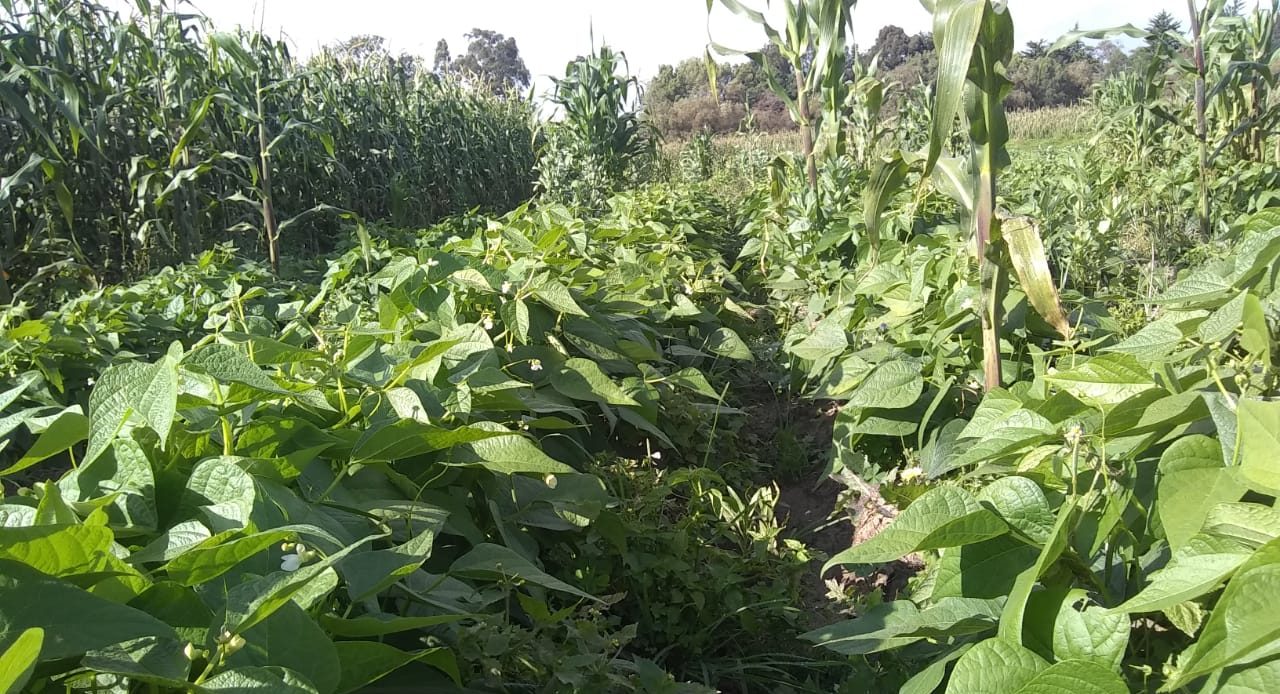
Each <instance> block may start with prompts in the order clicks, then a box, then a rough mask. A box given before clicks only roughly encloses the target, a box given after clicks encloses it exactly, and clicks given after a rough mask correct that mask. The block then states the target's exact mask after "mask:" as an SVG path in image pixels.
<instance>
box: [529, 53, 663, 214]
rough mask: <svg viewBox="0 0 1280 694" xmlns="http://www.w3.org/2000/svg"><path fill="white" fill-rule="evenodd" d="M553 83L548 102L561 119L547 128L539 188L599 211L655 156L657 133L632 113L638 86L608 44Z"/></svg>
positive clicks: (576, 62) (621, 57) (620, 56)
mask: <svg viewBox="0 0 1280 694" xmlns="http://www.w3.org/2000/svg"><path fill="white" fill-rule="evenodd" d="M553 81H554V83H555V92H554V93H553V94H552V96H551V102H552V104H554V105H555V106H556V107H558V108H559V109H560V111H561V112H562V114H563V119H562V120H561V122H560V123H557V124H553V125H551V126H549V127H548V130H547V144H546V145H545V146H544V147H543V150H542V152H541V153H540V161H539V165H538V168H539V172H540V180H541V184H542V188H543V190H544V191H545V192H547V193H548V194H550V195H551V196H553V197H558V198H559V199H564V200H570V201H573V202H577V203H585V204H587V205H589V206H593V207H595V208H597V209H599V208H600V207H601V206H602V204H603V198H604V197H605V196H607V195H608V194H609V193H611V192H613V191H615V190H618V189H619V188H620V187H622V186H623V184H625V183H626V182H627V181H628V180H634V179H635V178H636V177H637V176H638V175H639V174H640V173H641V172H642V169H643V168H644V167H645V166H647V165H648V164H649V163H650V162H651V161H652V160H653V158H654V157H655V156H656V154H657V149H656V144H657V140H656V132H655V131H654V130H653V129H652V127H651V126H650V125H649V124H648V123H645V122H643V121H642V120H641V119H640V116H639V114H638V113H637V112H636V111H635V102H636V99H637V97H638V96H639V94H638V92H639V89H640V85H639V82H638V81H637V80H636V78H635V77H632V76H631V75H630V74H629V68H628V65H627V58H626V55H625V54H623V53H619V52H615V51H614V50H613V49H611V48H609V47H608V46H600V47H599V48H596V49H595V50H594V51H593V52H592V54H591V55H589V56H586V57H582V58H578V59H577V60H574V61H573V62H571V63H569V65H568V66H567V67H566V68H565V75H564V77H560V78H554V80H553Z"/></svg>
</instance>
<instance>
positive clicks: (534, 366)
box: [529, 359, 542, 371]
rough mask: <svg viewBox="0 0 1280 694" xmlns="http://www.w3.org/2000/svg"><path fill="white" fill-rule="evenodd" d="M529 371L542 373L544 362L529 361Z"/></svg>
mask: <svg viewBox="0 0 1280 694" xmlns="http://www.w3.org/2000/svg"><path fill="white" fill-rule="evenodd" d="M529 370H530V371H541V370H542V360H541V359H530V360H529Z"/></svg>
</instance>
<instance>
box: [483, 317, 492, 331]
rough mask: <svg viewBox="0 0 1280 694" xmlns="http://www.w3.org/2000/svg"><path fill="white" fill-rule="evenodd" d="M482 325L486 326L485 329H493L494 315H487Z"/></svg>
mask: <svg viewBox="0 0 1280 694" xmlns="http://www.w3.org/2000/svg"><path fill="white" fill-rule="evenodd" d="M481 325H483V326H484V329H485V330H493V317H492V316H485V317H484V321H482V322H481Z"/></svg>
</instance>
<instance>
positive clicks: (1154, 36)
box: [1147, 10, 1182, 53]
mask: <svg viewBox="0 0 1280 694" xmlns="http://www.w3.org/2000/svg"><path fill="white" fill-rule="evenodd" d="M1147 32H1148V33H1150V34H1151V36H1149V37H1148V38H1147V48H1149V49H1151V50H1152V51H1155V49H1156V48H1157V47H1160V48H1163V49H1164V50H1165V52H1166V53H1172V52H1174V51H1176V50H1178V45H1179V44H1178V38H1177V36H1176V34H1181V33H1182V22H1179V21H1178V20H1177V19H1175V18H1174V16H1173V15H1171V14H1169V13H1168V12H1167V11H1164V10H1161V11H1160V13H1159V14H1157V15H1156V16H1154V17H1152V18H1151V21H1150V22H1149V23H1148V24H1147Z"/></svg>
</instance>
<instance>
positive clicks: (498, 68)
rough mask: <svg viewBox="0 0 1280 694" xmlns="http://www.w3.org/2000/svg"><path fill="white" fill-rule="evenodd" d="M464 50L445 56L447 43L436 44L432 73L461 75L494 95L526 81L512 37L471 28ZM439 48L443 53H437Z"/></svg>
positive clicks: (526, 73)
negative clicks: (461, 52)
mask: <svg viewBox="0 0 1280 694" xmlns="http://www.w3.org/2000/svg"><path fill="white" fill-rule="evenodd" d="M466 38H467V52H466V53H463V54H462V55H459V56H455V57H453V58H450V57H449V45H448V44H447V43H445V42H444V39H441V40H440V43H439V44H437V46H436V56H435V72H436V74H444V73H448V72H452V73H456V74H458V75H461V76H462V77H463V78H465V79H467V80H470V81H474V82H476V83H478V84H480V85H482V86H484V87H486V88H488V89H489V90H491V91H492V92H493V93H494V94H495V95H497V96H505V95H508V94H514V93H516V92H519V91H520V90H521V89H527V88H528V87H529V84H530V76H529V68H528V67H526V66H525V64H524V59H523V58H521V57H520V48H519V47H518V46H516V40H515V39H514V38H510V37H507V36H503V35H502V34H500V33H498V32H496V31H492V30H490V29H472V30H471V31H470V32H468V33H467V35H466ZM442 47H443V53H442V52H441V50H442Z"/></svg>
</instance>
